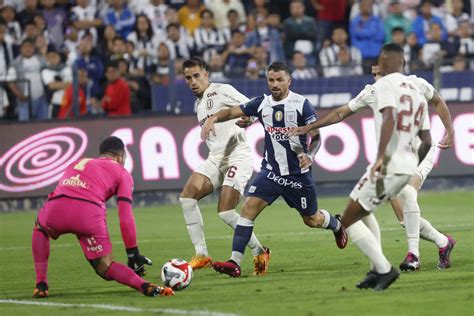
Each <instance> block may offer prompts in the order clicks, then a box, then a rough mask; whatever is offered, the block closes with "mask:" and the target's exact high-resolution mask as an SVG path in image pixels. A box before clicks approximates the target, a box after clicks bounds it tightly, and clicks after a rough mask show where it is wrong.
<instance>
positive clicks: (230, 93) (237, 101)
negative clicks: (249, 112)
mask: <svg viewBox="0 0 474 316" xmlns="http://www.w3.org/2000/svg"><path fill="white" fill-rule="evenodd" d="M224 87H225V88H224V89H222V95H223V96H224V97H225V98H226V102H225V105H227V106H237V105H241V104H244V103H247V102H249V98H247V97H246V96H245V95H243V94H242V93H240V92H239V91H237V89H235V88H234V87H233V86H231V85H229V84H226V85H225V86H224Z"/></svg>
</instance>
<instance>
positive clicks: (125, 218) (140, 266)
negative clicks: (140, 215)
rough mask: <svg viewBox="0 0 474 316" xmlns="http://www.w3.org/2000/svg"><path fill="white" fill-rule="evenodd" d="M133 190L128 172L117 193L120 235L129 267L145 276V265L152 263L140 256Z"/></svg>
mask: <svg viewBox="0 0 474 316" xmlns="http://www.w3.org/2000/svg"><path fill="white" fill-rule="evenodd" d="M132 188H133V179H132V177H131V175H130V174H129V173H128V172H124V174H123V176H122V181H121V183H120V185H119V188H118V191H117V207H118V214H119V222H120V233H121V234H122V239H123V243H124V245H125V249H126V252H127V257H128V266H129V267H130V268H131V269H133V270H134V271H135V273H136V274H138V275H140V276H143V275H145V274H146V271H145V268H144V265H145V264H148V265H151V264H152V261H151V260H150V259H148V258H147V257H145V256H143V255H141V254H140V251H139V250H138V245H137V228H136V225H135V217H134V216H133V211H132Z"/></svg>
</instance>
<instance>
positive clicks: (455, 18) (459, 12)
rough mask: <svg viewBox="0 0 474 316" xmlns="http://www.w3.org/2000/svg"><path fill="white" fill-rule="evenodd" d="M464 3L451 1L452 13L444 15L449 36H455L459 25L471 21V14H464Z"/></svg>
mask: <svg viewBox="0 0 474 316" xmlns="http://www.w3.org/2000/svg"><path fill="white" fill-rule="evenodd" d="M463 9H464V3H463V2H462V0H451V12H450V13H449V12H445V14H444V15H443V23H444V25H445V26H446V30H447V32H448V35H449V36H455V35H456V31H457V29H458V27H459V23H460V22H462V21H464V20H469V14H467V13H465V12H463Z"/></svg>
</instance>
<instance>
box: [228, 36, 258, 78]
mask: <svg viewBox="0 0 474 316" xmlns="http://www.w3.org/2000/svg"><path fill="white" fill-rule="evenodd" d="M251 57H252V54H251V50H250V49H249V48H248V47H247V46H246V45H245V36H244V34H243V33H242V32H239V31H235V32H234V33H232V39H231V41H230V43H229V45H228V47H227V49H226V50H225V51H224V52H223V53H222V58H223V60H224V62H225V73H226V76H227V77H228V78H242V77H243V76H244V74H245V69H246V68H247V63H248V61H249V59H250V58H251Z"/></svg>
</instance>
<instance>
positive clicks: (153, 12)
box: [135, 0, 176, 38]
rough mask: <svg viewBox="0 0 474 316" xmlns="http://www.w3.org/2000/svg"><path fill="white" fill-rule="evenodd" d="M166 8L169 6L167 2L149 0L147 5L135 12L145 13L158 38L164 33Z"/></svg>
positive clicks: (166, 23)
mask: <svg viewBox="0 0 474 316" xmlns="http://www.w3.org/2000/svg"><path fill="white" fill-rule="evenodd" d="M168 8H169V7H168V5H167V4H165V1H164V0H150V1H149V3H148V5H146V6H145V7H143V9H142V10H139V11H135V12H136V13H143V14H145V15H146V16H147V17H148V19H149V20H150V23H151V25H152V27H153V31H154V32H155V33H156V35H157V36H158V37H159V38H161V37H162V35H164V34H165V33H166V32H165V30H166V26H167V25H168V22H167V20H166V11H167V10H168ZM175 12H176V10H175Z"/></svg>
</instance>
